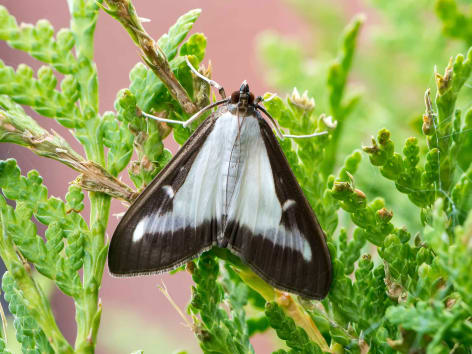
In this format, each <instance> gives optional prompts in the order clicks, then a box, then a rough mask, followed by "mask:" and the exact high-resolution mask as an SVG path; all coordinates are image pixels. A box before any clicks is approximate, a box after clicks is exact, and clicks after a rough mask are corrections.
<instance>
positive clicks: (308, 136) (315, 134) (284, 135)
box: [256, 96, 328, 140]
mask: <svg viewBox="0 0 472 354" xmlns="http://www.w3.org/2000/svg"><path fill="white" fill-rule="evenodd" d="M270 98H272V96H271V97H270ZM256 108H257V109H259V110H261V111H262V112H264V114H265V115H266V116H267V117H268V118H269V119H270V121H271V122H272V125H273V126H274V129H275V132H276V133H277V135H278V137H279V138H280V139H281V140H283V139H285V138H300V139H305V138H313V137H315V136H318V135H325V134H328V132H327V131H324V132H315V133H312V134H307V135H292V134H283V133H282V132H281V131H280V128H279V125H278V124H277V122H276V121H275V119H274V118H273V117H272V116H271V115H270V114H269V112H267V110H266V109H265V108H264V107H262V106H260V105H256Z"/></svg>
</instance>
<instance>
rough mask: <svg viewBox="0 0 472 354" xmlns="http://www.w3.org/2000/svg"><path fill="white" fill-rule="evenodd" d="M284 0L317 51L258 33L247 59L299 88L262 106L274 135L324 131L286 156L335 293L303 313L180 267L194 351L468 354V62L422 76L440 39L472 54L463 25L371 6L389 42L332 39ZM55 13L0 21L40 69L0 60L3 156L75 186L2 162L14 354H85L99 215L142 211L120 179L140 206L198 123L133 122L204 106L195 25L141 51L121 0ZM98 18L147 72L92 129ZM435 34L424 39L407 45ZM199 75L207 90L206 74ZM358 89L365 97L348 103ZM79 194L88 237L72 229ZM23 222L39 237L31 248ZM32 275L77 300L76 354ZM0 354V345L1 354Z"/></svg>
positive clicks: (255, 281)
mask: <svg viewBox="0 0 472 354" xmlns="http://www.w3.org/2000/svg"><path fill="white" fill-rule="evenodd" d="M290 3H291V4H292V5H293V6H294V7H295V9H297V10H298V11H299V12H300V13H301V14H303V16H304V18H306V19H307V21H309V23H310V28H313V31H314V32H316V33H321V34H319V35H318V36H317V39H319V41H317V43H315V44H314V45H313V48H315V50H316V53H317V54H316V55H315V54H314V52H310V50H309V49H308V50H305V49H306V48H307V47H309V46H307V45H306V44H305V43H304V44H303V48H302V46H300V45H297V44H296V43H294V42H292V41H288V40H282V39H280V38H278V37H277V36H275V35H273V34H266V35H264V36H263V37H262V39H261V43H262V51H261V54H262V55H263V56H264V57H265V59H264V60H265V61H266V62H267V64H268V67H269V69H270V71H271V80H272V83H273V84H275V85H277V87H279V88H281V89H282V90H283V89H286V90H289V89H290V90H292V88H293V87H294V86H295V85H296V86H297V87H298V89H301V90H303V91H302V92H303V94H302V95H300V93H299V91H298V90H297V89H293V91H291V92H292V94H291V95H289V96H288V97H287V98H282V97H277V96H276V97H273V98H272V99H270V100H268V101H266V102H265V103H264V105H265V107H266V108H267V110H268V112H269V113H270V114H271V115H272V116H273V117H274V119H275V120H276V121H277V122H278V124H279V125H280V126H281V128H282V129H283V130H285V131H288V132H290V133H292V134H307V133H311V132H323V131H326V132H327V134H325V135H321V136H319V137H316V138H314V139H294V140H289V139H285V140H283V141H280V144H281V146H282V149H283V150H284V153H285V155H286V157H287V160H288V161H289V164H290V166H291V168H292V170H293V172H294V173H295V175H296V177H297V179H298V181H299V182H300V185H301V187H302V189H303V191H304V193H305V195H306V197H307V199H308V201H309V203H310V205H311V206H312V208H313V209H314V211H315V213H316V215H317V217H318V219H319V221H320V223H321V225H322V227H323V230H324V231H325V233H326V237H327V241H328V247H329V250H330V253H331V257H332V263H333V283H332V286H331V289H330V292H329V294H328V296H327V298H326V299H324V300H322V301H319V302H314V301H308V300H306V299H303V298H300V297H295V296H293V295H290V294H288V293H284V292H280V291H277V290H276V289H274V288H273V287H272V286H270V285H269V284H267V283H265V282H264V281H262V280H261V279H260V278H259V277H258V276H257V275H255V274H254V272H252V271H251V269H250V268H249V267H248V266H246V265H245V264H243V263H242V262H241V260H240V259H239V258H238V257H236V256H234V255H233V254H231V253H230V252H229V251H227V250H223V249H213V250H210V251H208V252H206V253H204V254H203V255H202V256H201V257H199V258H198V259H196V260H195V261H193V262H190V263H189V264H188V265H187V270H189V271H190V272H191V273H192V278H193V281H194V283H195V285H194V286H193V287H192V300H191V303H190V305H189V306H188V312H189V314H190V315H191V316H192V320H193V327H192V330H193V331H194V332H195V335H196V337H197V340H198V341H199V342H200V347H201V349H202V350H203V352H205V353H252V352H254V349H253V348H252V345H251V343H250V339H251V337H252V336H253V335H254V334H255V333H261V332H266V331H272V330H273V331H272V332H273V333H274V334H275V335H277V337H278V338H280V339H281V340H283V341H285V345H286V347H285V348H286V349H279V350H277V351H276V352H275V353H322V352H331V353H344V352H346V353H365V352H367V351H370V352H373V353H394V352H404V353H411V352H427V353H443V352H456V351H459V352H461V353H462V352H464V353H465V352H469V351H470V350H471V348H472V336H471V335H470V333H472V331H471V330H472V322H471V317H472V310H471V308H472V296H471V294H472V282H471V279H470V269H471V267H472V261H471V257H470V252H471V245H472V242H471V237H472V236H471V235H472V213H471V212H470V210H471V207H472V164H471V163H472V155H471V154H470V151H471V149H472V134H471V131H472V109H465V110H461V109H459V108H458V107H461V105H462V104H463V102H468V100H470V97H471V96H470V90H467V88H468V84H467V82H468V80H469V79H470V74H471V70H472V51H469V52H468V53H467V54H466V55H465V56H463V55H461V54H459V55H457V56H456V57H455V58H454V59H451V60H450V62H449V64H448V65H446V68H445V71H444V74H439V73H438V72H431V68H432V67H433V64H436V63H438V64H439V65H440V66H443V64H445V59H446V58H447V57H449V55H450V53H451V50H453V49H451V48H454V47H453V46H454V45H455V46H456V47H457V48H458V44H457V42H456V44H450V45H449V46H446V45H445V43H449V42H448V38H447V37H452V38H455V39H460V40H461V41H462V42H464V43H465V44H467V45H470V44H471V43H470V41H471V40H470V38H471V35H470V18H469V17H470V16H468V15H465V13H466V10H465V8H463V7H462V6H461V5H460V4H457V3H456V2H455V1H453V0H446V1H442V0H437V1H436V3H435V7H434V8H433V6H432V4H430V2H428V3H427V6H425V4H426V0H420V1H417V2H415V3H414V4H412V3H411V2H409V1H407V0H398V1H395V2H391V1H387V0H370V1H369V2H368V5H365V6H371V7H372V8H375V10H376V11H378V13H380V14H381V15H382V16H383V17H384V18H383V19H382V21H385V23H386V24H387V25H385V23H382V24H381V25H378V26H377V27H376V35H375V36H371V37H368V36H366V38H367V39H363V37H361V36H360V31H361V27H362V24H363V22H364V17H363V16H357V17H355V18H354V19H353V20H352V21H351V23H350V24H348V25H347V27H346V28H345V30H344V31H342V28H341V24H343V23H345V22H346V21H345V20H344V19H342V18H341V16H340V15H339V13H340V11H338V10H339V9H338V10H336V9H334V8H333V7H328V5H327V4H328V2H327V1H319V2H313V1H309V0H290ZM69 8H70V11H71V26H70V28H69V29H62V30H60V31H58V32H57V33H56V34H55V31H54V29H53V28H52V26H51V25H50V24H49V23H48V22H47V21H44V20H41V21H38V23H37V24H36V25H35V26H32V25H21V26H18V25H17V23H16V20H15V18H14V17H13V16H11V15H10V14H9V13H8V11H7V10H6V9H5V7H2V6H0V39H2V40H4V41H6V43H7V44H9V45H10V46H11V47H13V48H16V49H19V50H23V51H25V52H26V53H28V54H30V55H31V56H32V57H34V58H36V59H38V60H39V61H41V62H43V63H44V66H43V67H41V68H40V69H39V70H38V71H37V73H34V72H33V70H32V69H31V68H30V67H28V66H26V65H20V66H18V68H16V70H15V69H14V68H11V67H8V66H6V65H4V63H3V62H0V141H1V142H8V143H15V144H18V145H22V146H25V147H28V148H30V149H31V150H32V151H33V152H35V153H36V154H38V155H41V156H45V157H49V158H53V159H55V160H57V161H59V162H62V163H65V164H66V165H68V166H70V167H71V168H73V169H75V170H77V171H78V172H79V173H81V176H80V177H79V178H78V179H77V180H75V182H74V183H73V184H72V185H71V186H70V187H69V191H68V193H67V194H66V196H65V198H64V200H61V199H59V198H55V197H50V196H48V191H47V188H46V186H44V185H43V182H42V179H41V177H40V176H39V174H38V173H37V172H36V171H34V170H32V171H29V172H28V173H27V174H26V175H22V174H21V172H20V169H19V167H18V166H17V164H16V162H15V161H14V160H13V159H9V160H6V161H2V162H0V188H1V189H2V196H0V231H1V236H2V237H1V238H0V256H1V257H2V259H3V261H4V262H5V265H6V267H7V269H8V272H7V273H6V274H5V276H4V279H3V282H2V289H3V291H4V296H5V299H6V300H7V301H8V303H9V309H10V312H11V313H12V314H13V316H14V318H15V320H14V326H15V330H16V336H17V340H18V342H19V343H20V344H21V346H22V351H23V352H25V353H53V352H54V353H92V352H93V351H94V349H95V345H96V340H97V333H98V328H99V323H100V318H101V311H102V309H101V305H100V303H99V288H100V284H101V279H102V275H103V269H104V265H105V261H106V255H107V251H108V245H107V242H106V237H105V230H106V227H107V222H108V217H109V207H110V199H111V197H112V196H113V197H117V198H121V199H123V200H127V201H129V202H131V201H132V200H133V198H134V197H133V196H135V195H136V193H135V192H134V191H133V190H132V189H131V188H130V187H128V186H126V185H125V184H123V183H122V182H119V180H118V178H117V177H118V176H119V175H120V173H122V172H123V171H124V170H125V169H127V173H128V175H129V177H130V179H131V181H132V182H133V183H134V185H135V186H136V188H137V189H138V191H140V190H142V189H143V188H144V187H145V186H146V185H147V184H148V183H150V181H151V180H152V179H153V178H154V176H156V174H157V173H158V172H159V171H160V170H161V169H162V168H163V167H164V166H165V165H166V164H167V162H168V161H169V160H170V158H171V153H170V152H169V151H168V150H166V149H165V148H164V145H163V140H164V139H165V138H166V137H167V136H169V134H170V133H173V135H174V138H175V140H176V141H177V142H178V143H179V144H182V143H184V142H185V141H186V139H187V138H188V137H189V136H190V134H191V133H192V131H193V130H194V129H195V128H196V126H197V125H198V123H199V122H196V123H195V124H194V125H192V126H191V127H190V128H183V127H182V126H180V125H175V124H163V123H158V122H156V121H154V120H149V119H147V118H145V116H144V115H143V114H142V112H146V113H152V114H155V115H158V116H161V117H167V118H170V119H174V120H185V119H187V118H188V117H189V116H190V115H191V114H192V113H193V112H195V111H196V110H197V109H200V108H202V107H204V106H206V105H207V104H208V103H209V101H210V100H209V97H210V94H209V88H208V85H207V84H206V83H202V81H201V80H200V79H198V78H196V77H195V76H194V75H193V74H192V73H191V71H190V69H189V67H188V66H187V64H186V62H185V57H186V56H187V57H188V58H189V60H190V62H191V63H192V65H193V66H194V67H196V68H198V67H199V65H200V64H201V62H202V60H203V58H204V55H205V49H206V37H205V36H204V35H203V34H199V33H197V34H192V35H190V36H189V31H190V30H191V28H192V26H193V24H194V22H195V21H196V20H197V19H198V17H199V15H200V10H191V11H189V12H188V13H186V14H184V15H183V16H181V17H180V18H178V19H177V21H176V23H175V24H174V25H173V26H172V27H171V28H170V29H169V31H168V33H166V34H164V35H162V36H161V38H160V39H159V40H157V41H156V42H154V40H153V39H152V38H151V37H150V36H149V35H148V34H147V33H146V32H145V30H144V28H143V27H142V25H141V22H140V18H139V17H138V15H137V13H136V11H135V9H134V7H133V5H132V3H131V2H130V1H129V0H101V1H92V0H70V1H69ZM100 9H103V10H104V11H106V12H107V13H108V14H110V15H111V16H112V17H114V18H115V19H116V20H118V21H119V22H120V23H121V24H122V25H123V27H124V29H125V30H126V31H127V32H128V33H129V35H130V37H131V39H132V40H133V41H134V43H136V44H137V45H138V47H139V49H140V50H141V52H142V57H143V60H144V63H145V64H142V63H138V64H136V66H135V67H134V68H133V69H132V70H131V72H130V84H129V87H128V88H124V89H122V90H120V91H119V92H118V93H117V96H116V97H117V98H116V101H115V111H113V112H105V113H103V114H100V113H99V112H100V110H99V100H98V78H97V73H96V67H95V64H94V62H93V55H94V53H93V34H94V33H93V32H94V28H95V24H96V20H97V16H98V11H99V10H100ZM434 11H436V14H437V15H438V18H439V20H436V19H435V18H434V17H432V14H433V12H434ZM430 23H434V26H431V28H430V30H429V32H428V34H427V36H425V37H421V38H417V34H418V33H422V32H421V30H422V29H423V27H426V24H430ZM440 24H441V25H442V30H441V28H440V27H441V26H440ZM388 26H393V27H394V28H395V37H392V36H391V35H389V34H388V31H386V27H388ZM433 27H434V28H433ZM367 30H369V29H367ZM187 37H188V39H186V38H187ZM335 37H336V38H337V37H340V41H339V45H336V40H335ZM363 41H367V42H368V48H367V49H366V44H365V43H363ZM358 46H359V49H357V48H358ZM302 49H303V50H302ZM455 50H456V49H454V50H453V52H454V51H455ZM457 50H458V49H457ZM403 57H404V58H403ZM398 58H401V61H399V59H398ZM400 66H401V68H402V69H401V70H400V69H399V67H400ZM199 71H200V72H201V73H203V74H204V75H207V76H208V75H211V72H210V71H209V69H205V68H204V67H200V68H199ZM59 74H61V75H64V78H63V79H62V81H61V83H60V85H59V88H58V87H57V86H58V85H57V77H58V75H59ZM432 75H434V78H435V83H436V88H435V90H434V91H435V95H434V98H432V97H431V93H430V90H429V89H428V90H427V91H426V94H425V95H424V101H425V106H426V107H425V113H424V115H423V117H422V122H421V118H420V117H421V114H420V112H421V111H422V110H423V108H422V107H421V104H422V103H421V101H422V99H421V96H422V95H423V92H424V89H425V88H426V87H427V85H428V84H431V83H433V82H434V80H432V77H433V76H432ZM353 77H354V80H355V81H356V82H357V84H358V86H360V85H361V84H362V85H363V86H364V87H365V89H366V91H367V94H364V95H361V94H360V93H359V90H357V89H352V87H351V85H350V84H349V82H350V81H352V78H353ZM405 79H407V80H406V81H405V82H406V83H405V82H402V81H401V80H405ZM430 79H431V80H430ZM428 80H429V81H428ZM399 83H402V84H399ZM406 88H408V89H406ZM305 90H306V91H305ZM412 92H413V94H412ZM270 96H271V95H270V94H269V93H267V94H266V95H265V96H264V97H265V98H269V97H270ZM410 96H412V97H414V98H413V99H412V98H411V97H410ZM313 97H316V99H317V103H316V105H315V99H314V98H313ZM467 104H468V103H467ZM21 105H23V106H29V107H31V108H32V109H33V110H35V111H36V112H38V113H40V114H41V115H43V116H46V117H50V118H52V119H55V120H56V121H57V122H58V123H59V124H61V125H63V126H64V127H66V128H69V129H70V130H71V132H72V134H73V135H74V137H75V138H76V139H77V140H78V141H79V142H80V143H81V144H82V146H83V149H84V151H85V156H81V155H80V154H78V153H76V152H75V151H73V150H72V148H71V147H70V146H69V144H68V143H67V142H66V141H65V140H64V139H63V138H62V137H60V136H59V135H57V134H50V133H48V132H47V131H46V130H45V129H43V128H42V127H40V126H39V125H38V123H37V122H35V120H34V119H33V118H31V117H29V116H28V114H27V113H26V112H25V111H24V110H23V108H22V107H21ZM402 117H403V118H405V117H406V118H407V119H408V120H409V121H410V123H408V122H407V123H408V124H406V123H405V120H404V119H403V120H402V119H401V118H402ZM421 124H422V126H421ZM384 126H385V127H386V128H385V127H384ZM387 128H388V129H387ZM375 131H378V133H377V138H372V140H371V141H372V143H371V145H370V146H365V147H363V149H362V150H363V151H362V150H359V148H360V147H361V145H362V144H361V141H363V140H364V137H363V134H365V133H368V134H369V135H370V134H373V133H375ZM402 139H403V140H404V143H403V144H400V143H399V142H401V141H402ZM398 146H402V149H401V151H396V150H395V149H396V147H398ZM133 156H136V160H135V161H131V159H132V157H133ZM364 156H366V157H368V159H366V158H363V157H364ZM341 161H342V163H341ZM120 188H122V189H125V192H123V190H122V189H120ZM84 189H85V190H88V191H89V193H88V198H89V201H90V217H89V218H88V220H89V222H88V223H87V222H86V221H85V219H86V218H84V217H82V216H81V213H83V210H84V202H85V200H84V199H85V194H84V192H83V190H84ZM123 193H125V194H123ZM126 193H127V194H126ZM130 195H131V196H130ZM36 222H38V223H41V224H43V225H45V232H44V235H42V234H39V233H38V230H37V223H36ZM412 235H414V236H412ZM179 270H181V269H180V268H179ZM42 278H47V279H48V280H49V281H50V282H51V283H52V284H54V285H55V286H56V287H57V288H58V289H59V290H60V291H62V292H63V293H64V294H65V295H67V296H70V297H71V298H72V300H73V301H74V304H75V307H76V318H75V320H76V325H77V338H76V342H75V345H74V348H72V346H71V345H70V344H69V343H68V342H67V341H66V340H65V338H64V336H63V335H62V333H61V331H60V330H59V328H58V326H57V324H56V321H55V318H54V315H53V313H52V310H51V306H50V302H49V299H48V298H47V296H46V295H45V293H44V290H43V287H42V285H41V282H40V281H39V279H42ZM5 344H6V337H5V334H4V333H2V336H0V350H1V351H2V352H7V349H6V348H8V346H6V345H5ZM138 352H140V351H138Z"/></svg>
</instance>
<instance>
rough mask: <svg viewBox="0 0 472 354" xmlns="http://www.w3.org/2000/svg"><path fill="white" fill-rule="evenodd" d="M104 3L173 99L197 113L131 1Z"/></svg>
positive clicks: (119, 0)
mask: <svg viewBox="0 0 472 354" xmlns="http://www.w3.org/2000/svg"><path fill="white" fill-rule="evenodd" d="M104 3H106V5H107V6H108V7H105V6H104V5H103V4H100V3H98V2H97V4H98V5H99V6H100V7H101V8H102V9H103V10H104V11H105V12H107V13H108V14H109V15H110V16H112V17H113V18H115V19H116V20H118V21H119V22H120V23H121V24H122V25H123V27H124V28H125V29H126V31H127V32H128V33H129V35H130V36H131V39H132V40H133V41H134V43H136V45H137V46H138V47H139V48H140V49H141V52H142V58H143V60H144V62H145V63H146V64H147V65H148V66H149V68H150V69H151V70H152V71H153V72H154V74H156V76H157V77H158V78H159V79H161V81H162V82H163V83H164V85H166V87H167V89H168V90H169V92H170V94H171V95H172V97H173V98H175V99H176V100H177V101H178V102H179V104H180V105H181V106H182V108H183V109H184V110H185V112H187V113H189V114H191V113H194V112H196V111H197V110H198V109H197V107H196V106H195V104H194V103H193V102H192V101H191V99H190V97H189V96H188V94H187V92H186V91H185V89H184V88H183V87H182V85H181V84H180V83H179V81H178V80H177V78H176V77H175V75H174V73H173V72H172V70H171V68H170V64H169V62H168V61H167V58H166V55H165V54H164V52H163V51H162V50H161V48H159V46H158V44H157V42H155V41H154V40H153V39H152V37H151V36H150V35H149V34H148V33H147V32H146V30H145V29H144V27H143V26H142V24H141V19H140V18H139V17H138V15H137V13H136V10H135V8H134V6H133V4H132V3H131V1H129V0H104Z"/></svg>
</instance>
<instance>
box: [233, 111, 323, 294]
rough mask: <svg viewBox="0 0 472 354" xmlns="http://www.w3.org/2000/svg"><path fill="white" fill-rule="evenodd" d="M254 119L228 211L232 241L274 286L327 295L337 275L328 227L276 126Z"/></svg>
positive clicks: (246, 259)
mask: <svg viewBox="0 0 472 354" xmlns="http://www.w3.org/2000/svg"><path fill="white" fill-rule="evenodd" d="M250 119H253V120H255V121H256V123H254V122H253V126H252V127H251V130H250V131H251V132H252V134H254V136H253V137H252V139H248V140H250V141H251V143H250V144H251V147H250V148H249V149H248V151H249V155H248V156H247V159H246V160H245V162H244V164H243V166H242V169H243V170H242V171H241V180H240V189H239V191H238V195H237V196H235V199H234V201H233V205H232V210H231V211H230V215H229V217H228V219H229V222H228V226H227V228H226V232H225V238H226V239H227V240H228V247H229V248H230V249H232V250H233V251H234V252H235V253H236V254H238V255H239V256H240V257H241V258H242V259H243V260H245V261H246V262H247V263H248V264H249V265H250V266H251V267H252V268H253V269H254V271H255V272H256V273H257V274H259V275H260V276H261V277H262V278H263V279H264V280H266V281H267V282H268V283H270V284H272V285H273V286H274V287H276V288H279V289H282V290H286V291H289V292H293V293H296V294H300V295H303V296H305V297H309V298H315V299H322V298H324V297H325V296H326V294H327V293H328V290H329V287H330V284H331V278H332V266H331V259H330V254H329V251H328V247H327V245H326V241H325V236H324V233H323V231H322V229H321V227H320V225H319V223H318V221H317V219H316V216H315V215H314V213H313V210H312V209H311V207H310V205H309V204H308V201H307V200H306V198H305V196H304V195H303V192H302V190H301V188H300V186H299V184H298V182H297V180H296V178H295V176H294V175H293V172H292V171H291V169H290V167H289V164H288V161H287V159H286V157H285V155H284V154H283V152H282V149H281V147H280V145H279V143H278V141H277V139H276V138H275V136H274V134H273V132H272V129H271V128H270V126H269V125H268V124H267V122H266V121H265V120H263V119H262V118H260V117H259V118H258V119H255V118H250ZM243 133H244V131H243V132H242V134H243Z"/></svg>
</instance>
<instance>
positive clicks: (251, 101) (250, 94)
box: [249, 92, 254, 104]
mask: <svg viewBox="0 0 472 354" xmlns="http://www.w3.org/2000/svg"><path fill="white" fill-rule="evenodd" d="M253 103H254V94H253V93H252V92H249V104H253Z"/></svg>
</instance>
